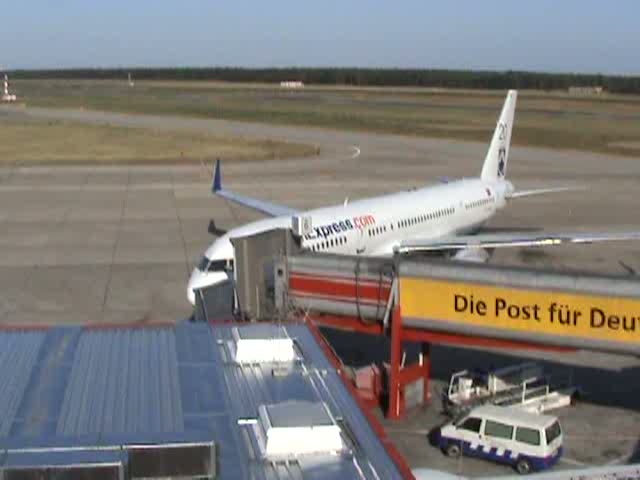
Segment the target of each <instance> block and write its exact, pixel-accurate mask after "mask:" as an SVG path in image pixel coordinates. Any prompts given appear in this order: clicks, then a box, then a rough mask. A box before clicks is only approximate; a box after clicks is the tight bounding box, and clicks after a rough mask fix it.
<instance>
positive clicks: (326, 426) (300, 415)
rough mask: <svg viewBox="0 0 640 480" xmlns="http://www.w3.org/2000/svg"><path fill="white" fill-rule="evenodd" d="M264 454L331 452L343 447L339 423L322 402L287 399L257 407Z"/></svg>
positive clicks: (284, 454) (283, 455) (288, 454)
mask: <svg viewBox="0 0 640 480" xmlns="http://www.w3.org/2000/svg"><path fill="white" fill-rule="evenodd" d="M258 414H259V417H260V423H261V425H262V428H263V429H264V432H265V435H266V446H265V455H266V456H267V457H271V458H273V457H276V458H282V457H295V456H299V455H310V454H325V455H327V454H333V453H336V452H340V451H342V450H343V449H344V443H343V441H342V437H341V435H340V427H338V426H337V425H336V423H335V421H334V419H333V417H332V416H331V414H330V413H329V410H328V409H327V407H326V405H325V404H324V403H322V402H306V401H296V400H293V401H288V402H282V403H277V404H273V405H261V406H260V407H259V408H258Z"/></svg>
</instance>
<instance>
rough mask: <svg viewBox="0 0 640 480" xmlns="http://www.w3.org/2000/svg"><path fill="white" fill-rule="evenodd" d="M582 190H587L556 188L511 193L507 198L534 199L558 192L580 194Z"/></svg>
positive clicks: (580, 188)
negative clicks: (537, 196) (534, 197)
mask: <svg viewBox="0 0 640 480" xmlns="http://www.w3.org/2000/svg"><path fill="white" fill-rule="evenodd" d="M581 190H586V188H585V187H555V188H538V189H535V190H519V191H515V192H513V193H510V194H508V195H507V196H506V198H507V200H510V199H513V198H523V197H532V196H534V195H544V194H546V193H557V192H578V191H581Z"/></svg>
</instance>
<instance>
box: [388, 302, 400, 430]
mask: <svg viewBox="0 0 640 480" xmlns="http://www.w3.org/2000/svg"><path fill="white" fill-rule="evenodd" d="M401 358H402V315H401V312H400V306H399V305H396V306H395V307H394V308H393V315H392V317H391V365H390V366H389V385H388V388H389V408H388V411H387V417H388V418H390V419H392V420H398V419H400V417H401V415H402V413H403V410H404V405H403V401H402V400H403V399H402V397H401V396H402V392H401V388H400V361H401Z"/></svg>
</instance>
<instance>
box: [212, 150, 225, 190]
mask: <svg viewBox="0 0 640 480" xmlns="http://www.w3.org/2000/svg"><path fill="white" fill-rule="evenodd" d="M220 190H222V173H221V172H220V159H219V158H218V159H217V160H216V169H215V172H214V173H213V185H211V191H212V192H213V193H216V192H219V191H220Z"/></svg>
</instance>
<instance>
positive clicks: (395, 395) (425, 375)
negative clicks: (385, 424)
mask: <svg viewBox="0 0 640 480" xmlns="http://www.w3.org/2000/svg"><path fill="white" fill-rule="evenodd" d="M403 333H404V329H403V327H402V315H401V312H400V307H399V306H395V307H394V308H393V313H392V319H391V359H390V366H389V381H388V395H389V404H388V408H387V418H389V419H391V420H399V419H400V418H402V416H403V415H404V413H405V411H406V408H407V406H406V403H407V388H408V387H409V386H410V385H411V384H417V383H418V382H420V381H422V398H421V399H420V402H419V403H420V404H426V403H427V402H428V401H429V400H430V395H429V377H430V375H431V357H430V353H431V344H429V343H427V342H424V341H421V342H420V344H421V352H420V357H419V360H418V362H417V363H415V364H413V365H409V366H406V365H404V361H403V354H404V349H403V341H404V340H405V339H404V338H403V337H404V336H403Z"/></svg>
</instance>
